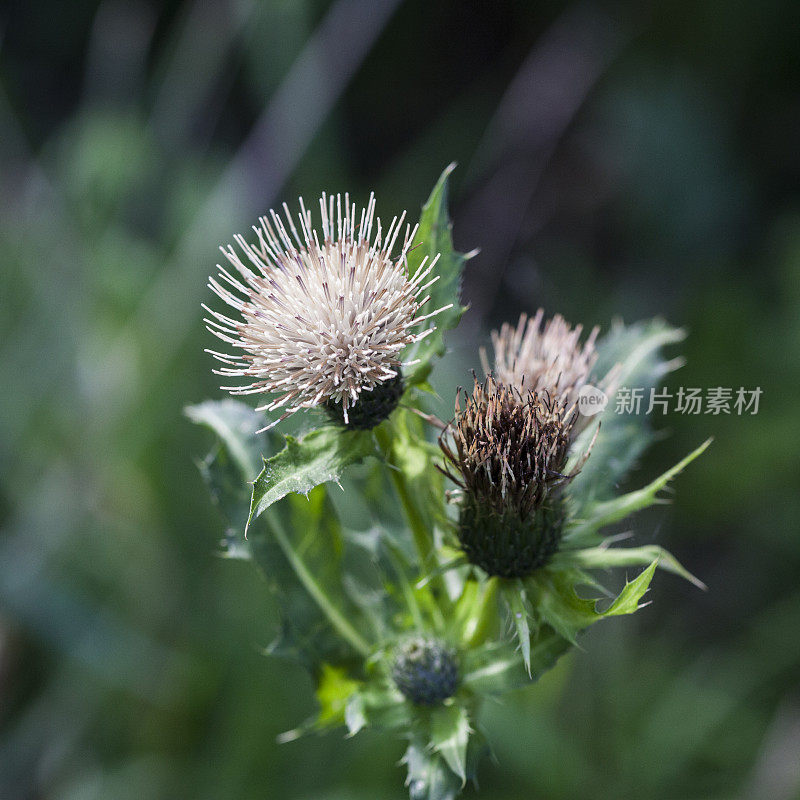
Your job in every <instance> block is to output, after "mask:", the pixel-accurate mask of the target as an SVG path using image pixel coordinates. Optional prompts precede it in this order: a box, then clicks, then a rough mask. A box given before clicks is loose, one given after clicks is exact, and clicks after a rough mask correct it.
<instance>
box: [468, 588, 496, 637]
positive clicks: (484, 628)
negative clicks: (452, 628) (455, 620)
mask: <svg viewBox="0 0 800 800" xmlns="http://www.w3.org/2000/svg"><path fill="white" fill-rule="evenodd" d="M499 585H500V579H499V578H497V577H496V576H492V577H491V578H489V580H487V581H486V583H485V585H484V586H485V588H484V590H483V593H482V594H481V595H480V596H479V597H478V599H477V601H476V603H475V606H474V607H473V610H472V613H471V614H470V615H469V618H468V619H467V622H466V624H465V625H464V632H463V634H462V641H463V642H464V647H467V648H470V647H477V646H478V645H480V644H483V642H484V641H485V640H486V639H487V637H488V636H489V634H490V633H491V629H492V627H493V626H494V625H496V624H497V589H498V586H499Z"/></svg>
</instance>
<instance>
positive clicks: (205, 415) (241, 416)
mask: <svg viewBox="0 0 800 800" xmlns="http://www.w3.org/2000/svg"><path fill="white" fill-rule="evenodd" d="M184 413H185V414H186V416H187V417H188V418H189V419H190V420H191V421H192V422H194V423H196V424H197V425H204V426H205V427H207V428H209V429H211V430H212V431H214V433H215V434H216V435H217V437H218V438H219V440H220V441H221V442H222V443H223V444H224V446H225V448H226V449H227V451H228V453H229V454H230V457H231V458H232V459H233V462H234V463H235V464H236V466H237V467H238V468H239V470H240V472H241V474H242V480H243V481H251V480H253V478H254V477H255V475H256V473H257V472H258V466H259V464H260V458H261V454H262V453H264V452H265V451H266V448H267V435H266V434H263V433H262V434H259V433H257V432H258V431H259V429H261V428H263V427H264V418H263V417H262V416H261V415H260V414H258V413H257V412H256V411H253V409H252V408H250V406H248V405H246V404H245V403H242V402H240V401H238V400H231V399H226V400H206V401H205V402H203V403H198V404H197V405H194V406H186V408H185V409H184Z"/></svg>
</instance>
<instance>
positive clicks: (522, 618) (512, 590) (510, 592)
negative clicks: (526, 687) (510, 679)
mask: <svg viewBox="0 0 800 800" xmlns="http://www.w3.org/2000/svg"><path fill="white" fill-rule="evenodd" d="M503 597H505V599H506V602H507V603H508V607H509V610H510V611H511V619H512V622H513V623H514V629H515V630H516V632H517V639H518V640H519V647H520V650H521V651H522V661H523V663H524V664H525V669H526V670H527V671H528V676H530V674H531V629H530V624H529V623H528V614H529V611H528V607H527V604H526V602H525V600H526V597H525V585H524V584H523V582H522V581H521V580H516V581H513V582H511V583H504V584H503Z"/></svg>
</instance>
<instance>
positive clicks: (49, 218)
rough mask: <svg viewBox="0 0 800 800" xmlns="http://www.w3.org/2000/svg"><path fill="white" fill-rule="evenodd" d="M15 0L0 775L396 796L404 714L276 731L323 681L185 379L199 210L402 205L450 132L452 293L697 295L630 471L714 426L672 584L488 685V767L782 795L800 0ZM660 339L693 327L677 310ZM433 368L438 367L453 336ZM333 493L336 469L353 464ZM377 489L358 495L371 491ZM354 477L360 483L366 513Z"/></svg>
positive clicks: (502, 793) (793, 775) (592, 317)
mask: <svg viewBox="0 0 800 800" xmlns="http://www.w3.org/2000/svg"><path fill="white" fill-rule="evenodd" d="M0 13H2V17H0V30H1V31H2V49H1V50H0V74H1V76H2V80H1V84H0V158H2V167H1V168H0V198H2V208H3V213H2V217H0V252H2V264H3V291H2V293H0V304H1V307H2V312H1V313H0V365H2V366H1V367H0V368H1V369H2V383H3V388H4V391H3V392H2V393H0V421H1V422H0V471H1V474H2V477H1V479H0V522H1V524H2V538H1V539H0V797H13V798H34V797H36V798H40V797H42V798H43V797H47V798H51V797H52V798H56V797H58V798H70V799H72V798H101V797H102V798H105V797H114V798H123V799H124V798H126V797H142V796H145V797H162V796H164V797H166V796H170V797H176V796H177V797H187V798H206V797H207V798H219V797H226V798H227V797H230V798H250V797H253V798H255V797H263V796H278V797H286V798H306V797H308V798H312V797H313V798H344V797H347V798H360V797H364V798H374V797H376V796H380V797H394V796H396V797H398V798H399V797H403V796H404V790H403V789H402V787H401V786H400V781H399V777H400V774H401V773H400V772H399V770H398V768H397V767H396V765H395V763H396V761H397V760H398V759H399V757H400V755H401V754H402V750H403V746H402V744H401V743H393V742H391V741H389V740H387V739H385V738H380V737H378V736H373V735H371V734H369V733H367V734H363V735H362V734H360V735H359V737H356V738H355V739H353V740H351V741H345V740H343V739H342V738H341V737H339V736H337V735H328V736H325V737H321V738H314V737H312V738H309V739H305V740H301V741H297V742H292V743H289V744H284V745H278V744H276V743H275V737H276V736H277V735H278V734H279V733H281V732H282V731H285V730H287V729H289V728H291V727H293V726H294V725H295V724H296V722H297V721H298V720H300V719H304V718H306V717H308V716H310V714H311V713H312V712H313V709H314V700H313V696H312V692H311V686H310V682H309V681H308V680H307V678H306V677H304V676H303V675H302V674H301V673H299V672H298V671H297V670H296V669H294V668H293V667H292V666H290V665H288V664H284V663H282V662H280V661H278V660H274V659H265V658H264V657H263V656H262V655H261V652H260V649H261V648H262V647H264V646H266V645H267V644H268V643H269V642H270V641H272V639H273V638H274V630H275V624H276V622H277V614H276V611H275V608H274V606H273V605H272V603H271V602H270V600H269V594H268V591H267V587H266V586H265V585H264V584H263V582H262V581H261V579H260V578H259V577H258V575H257V573H256V572H255V571H254V570H252V569H251V568H250V567H249V565H247V564H237V563H231V561H230V560H225V559H222V558H220V557H218V555H217V542H218V540H219V539H220V538H221V536H222V534H223V532H224V526H223V523H222V521H221V519H220V518H219V516H218V515H217V512H216V511H215V510H214V508H213V507H212V506H211V504H210V502H209V500H208V497H207V495H206V493H205V490H204V487H203V486H202V483H201V481H200V478H199V476H198V474H197V471H196V469H195V466H194V464H193V459H194V458H195V457H197V456H199V455H200V454H201V453H203V452H205V450H206V449H207V446H208V441H209V440H208V437H207V435H205V434H204V432H203V431H202V430H201V429H199V428H196V427H195V426H192V425H190V424H189V422H188V421H187V420H185V419H184V418H183V417H182V416H181V408H182V406H183V405H185V404H186V403H187V402H194V401H199V400H201V399H202V398H204V397H212V396H217V395H218V394H219V393H218V390H217V389H216V383H215V379H214V378H213V376H212V375H211V374H210V367H211V364H210V359H209V358H208V357H207V356H206V355H204V354H203V353H202V348H203V347H204V346H208V339H209V338H210V337H208V336H206V334H205V333H204V331H203V329H202V325H201V323H200V316H201V314H200V309H199V303H200V302H201V301H202V300H204V299H206V297H207V290H206V289H205V279H206V276H207V275H208V274H209V273H210V272H211V271H212V269H213V265H214V262H215V261H216V260H217V259H216V256H215V253H216V246H217V245H218V244H219V243H221V242H224V241H227V240H228V239H229V238H230V235H231V233H232V232H235V231H245V230H247V229H248V226H249V225H250V224H251V222H252V221H254V220H255V218H256V216H257V215H258V214H259V213H261V212H263V210H264V209H265V208H267V207H268V206H269V205H271V204H275V203H277V202H279V201H281V200H283V199H289V200H291V199H292V198H294V197H295V196H296V195H297V194H298V193H300V192H302V193H303V194H304V195H305V196H306V197H313V196H314V195H315V194H316V193H318V192H319V191H321V190H322V189H327V190H331V189H333V190H337V189H339V188H347V189H349V191H350V192H351V193H352V194H353V195H355V196H356V197H360V198H365V197H366V195H367V193H368V190H369V189H375V191H376V193H377V195H378V200H379V206H378V210H379V212H380V213H381V214H382V215H383V216H391V214H393V213H395V212H397V211H399V210H401V209H402V208H408V209H409V210H410V211H411V212H413V213H412V216H415V213H416V209H417V207H418V205H419V202H420V201H421V200H422V199H423V198H424V197H425V196H426V194H427V192H428V190H429V188H430V186H431V185H432V183H433V182H434V180H435V179H436V177H437V176H438V175H439V173H440V171H441V169H442V167H443V166H444V165H445V164H447V163H448V162H450V161H452V160H456V161H458V162H459V164H460V166H459V168H458V169H457V170H456V172H455V173H454V174H453V177H452V180H453V188H454V192H453V194H452V196H451V204H452V206H453V212H454V213H453V216H454V222H455V228H454V232H455V239H456V245H457V247H458V249H459V250H462V251H468V250H470V249H472V248H474V247H481V248H482V253H481V255H480V256H478V257H476V258H474V259H473V260H471V261H470V262H469V263H468V264H467V268H466V281H465V286H464V297H465V300H466V301H467V302H469V303H470V304H471V307H472V308H471V311H470V312H469V313H468V314H467V315H466V316H465V318H464V321H463V323H462V326H461V328H460V329H459V335H458V336H457V337H454V336H451V337H450V339H449V344H450V346H451V347H452V349H453V355H452V356H451V358H450V360H449V362H447V363H449V364H450V367H449V369H450V374H449V375H448V374H446V373H447V369H446V368H442V367H440V369H439V370H438V371H437V387H436V388H437V389H438V390H439V392H440V394H441V395H442V398H443V399H442V401H441V408H442V414H443V415H446V414H447V413H448V409H449V408H450V405H451V398H452V395H453V392H454V389H455V386H456V385H457V384H458V383H465V382H466V381H467V380H468V377H467V371H466V370H467V369H468V368H469V367H470V366H477V347H478V346H479V344H481V343H483V341H484V337H485V333H486V331H487V330H488V328H489V327H490V326H492V325H495V324H497V323H499V322H501V321H503V320H505V319H514V318H515V317H516V315H517V314H518V313H519V312H520V311H522V310H528V311H530V310H533V309H535V307H536V306H538V305H540V304H541V305H544V306H545V307H546V308H547V309H548V311H550V312H554V311H561V312H563V313H564V314H565V315H566V316H567V318H568V319H571V320H573V321H577V320H581V321H584V322H585V323H587V324H594V323H601V324H604V325H607V324H608V321H609V319H610V318H611V317H613V316H614V315H621V316H623V317H624V318H625V319H626V321H628V322H631V321H634V320H636V319H640V318H644V317H648V316H652V315H653V314H661V315H663V316H664V317H666V318H667V319H668V320H669V321H670V322H671V323H673V324H676V325H684V326H686V327H687V328H688V329H689V331H690V336H689V338H688V339H687V341H686V342H685V343H684V344H682V345H680V348H681V352H682V353H683V355H685V357H686V359H687V364H686V366H685V367H684V368H683V369H681V370H679V371H677V372H676V373H674V374H673V375H672V376H671V377H670V379H669V381H670V384H671V385H672V386H673V387H677V386H678V385H686V386H702V387H709V386H733V387H735V388H737V387H738V386H740V385H745V386H748V387H753V386H757V385H760V386H761V387H762V388H763V389H764V396H763V398H762V407H761V411H760V412H759V414H758V415H757V416H755V417H736V416H732V417H729V418H728V417H714V416H704V417H702V418H698V417H692V416H688V417H683V416H680V415H670V416H669V417H667V418H664V419H663V420H662V419H657V420H655V421H654V422H655V426H656V428H657V429H659V430H661V431H664V432H669V433H670V434H671V435H670V437H669V438H666V439H665V440H664V441H662V442H660V443H659V445H658V447H656V448H654V449H653V451H652V452H651V453H649V454H648V455H647V456H646V457H644V458H643V459H642V461H641V467H640V470H639V471H638V472H637V473H636V474H635V475H634V476H633V478H632V485H642V484H643V483H645V482H646V480H648V479H650V478H652V477H654V476H655V475H657V474H659V473H660V472H662V471H663V470H664V469H665V468H667V467H668V466H670V465H671V464H673V463H675V462H676V461H678V460H679V458H680V457H682V456H683V455H684V454H685V453H687V452H688V451H689V450H691V449H693V447H694V446H696V445H697V444H698V443H699V442H700V441H701V440H702V439H704V438H705V437H706V436H707V435H713V436H714V437H715V443H714V445H713V446H712V448H711V449H710V450H709V451H708V452H707V453H706V454H705V455H704V456H703V458H702V460H701V461H700V462H698V463H697V464H696V465H695V466H694V467H693V468H692V469H691V470H690V471H689V472H687V473H686V474H685V475H683V476H681V477H679V478H678V479H677V481H676V488H677V495H676V497H677V500H676V503H675V504H674V505H673V506H672V507H671V508H669V509H664V508H661V509H658V510H657V511H655V512H653V513H648V514H645V515H642V516H641V517H640V518H639V519H638V520H637V523H636V526H635V530H634V534H635V537H636V542H637V543H641V544H644V543H649V542H656V543H658V544H661V545H664V546H668V547H669V548H670V550H671V551H673V552H674V553H675V554H676V555H677V556H678V558H679V559H680V560H681V562H682V563H684V564H686V565H687V566H688V567H689V568H690V569H691V570H692V571H693V572H694V573H695V574H697V575H699V576H700V577H701V578H702V579H703V580H704V581H705V582H706V583H707V584H708V585H709V591H708V592H707V593H701V592H699V591H697V590H695V589H694V588H693V587H691V586H690V585H689V584H687V583H685V582H683V581H681V580H679V579H677V578H672V577H671V576H667V575H660V576H658V578H657V579H656V581H655V583H654V585H653V588H652V590H651V594H650V597H651V599H653V600H654V601H655V602H654V603H653V606H652V607H651V608H650V609H648V610H647V611H644V612H642V613H640V614H638V615H637V616H636V617H634V618H632V619H629V618H626V619H625V620H624V621H619V622H608V623H605V624H604V626H603V628H602V629H600V630H597V631H592V632H590V633H588V634H587V635H586V637H585V638H584V640H583V642H582V643H583V648H584V649H583V651H582V652H578V653H576V654H573V655H571V656H570V657H569V658H567V659H564V660H562V662H560V664H559V666H558V668H557V669H556V670H555V671H554V672H553V673H551V674H549V675H548V676H547V677H546V678H545V679H544V680H543V681H542V683H540V684H538V685H537V686H536V687H535V688H534V689H533V690H530V691H524V692H521V693H519V694H518V695H514V696H513V698H510V699H509V700H507V701H505V702H503V703H502V704H498V705H497V706H496V707H494V708H493V709H491V712H490V713H491V716H492V717H493V719H492V720H491V721H490V723H489V724H490V725H491V726H492V728H493V730H494V731H495V736H496V739H495V742H496V748H495V750H496V756H497V763H496V764H491V763H488V762H487V763H486V764H485V765H484V767H483V771H482V776H483V781H484V783H485V784H486V785H487V786H491V787H492V796H493V797H497V798H500V799H501V800H502V799H503V798H509V799H510V798H518V797H519V798H521V797H525V798H530V797H542V798H562V797H563V798H574V797H581V796H588V795H589V794H591V796H594V797H599V798H605V797H608V798H611V797H614V798H616V797H619V796H633V795H634V794H636V793H638V794H639V795H641V796H645V797H653V798H659V797H663V798H674V797H682V798H701V797H702V798H709V797H713V798H729V797H733V798H750V797H753V798H756V797H758V798H760V797H770V798H778V799H780V798H797V797H798V796H800V767H798V763H797V758H796V754H797V752H798V751H799V750H800V722H798V720H799V719H800V685H798V682H797V675H798V673H800V669H799V668H800V637H798V635H797V631H798V629H800V591H799V590H798V588H797V577H796V576H797V574H798V568H800V536H798V524H797V520H798V519H800V499H798V494H797V491H796V488H797V486H796V483H797V474H799V473H800V463H798V462H800V456H798V453H800V426H798V425H797V422H796V418H795V405H796V398H797V396H798V391H800V367H798V364H799V363H800V316H798V314H797V308H798V301H800V204H798V174H799V173H800V156H798V150H797V147H796V141H797V131H798V126H800V104H799V101H798V97H797V92H796V87H797V84H798V80H800V66H798V64H800V60H798V44H797V37H796V31H797V29H798V22H800V19H798V17H800V13H799V12H798V6H797V4H795V3H792V2H790V1H789V0H776V1H775V2H770V3H755V2H744V3H735V4H731V3H721V2H717V1H716V0H702V1H701V2H692V3H689V2H668V3H663V4H657V7H656V6H654V7H650V8H648V7H647V6H643V5H642V4H640V3H633V2H630V3H626V2H622V3H616V4H611V3H603V2H588V1H587V2H578V3H563V2H548V3H544V4H539V3H536V4H534V3H528V2H523V1H522V0H503V1H502V2H497V3H473V2H439V3H424V2H422V1H421V0H405V1H404V2H401V0H336V2H333V3H322V2H311V1H310V0H309V1H308V2H302V1H301V2H281V1H280V0H274V1H273V2H264V3H256V2H247V0H239V2H233V0H231V1H230V2H213V3H212V2H203V1H202V0H194V2H193V1H192V0H184V1H183V2H166V3H156V2H145V1H144V0H105V2H102V3H97V2H72V3H69V4H63V3H56V2H53V1H52V0H49V1H48V0H38V1H37V2H33V3H22V2H16V3H10V4H6V5H5V6H4V8H3V11H2V12H0ZM675 355H678V349H677V348H676V349H675ZM442 373H445V374H442ZM337 502H342V503H346V502H347V499H346V498H341V497H340V498H337ZM355 511H357V509H356V510H355ZM355 511H354V513H355Z"/></svg>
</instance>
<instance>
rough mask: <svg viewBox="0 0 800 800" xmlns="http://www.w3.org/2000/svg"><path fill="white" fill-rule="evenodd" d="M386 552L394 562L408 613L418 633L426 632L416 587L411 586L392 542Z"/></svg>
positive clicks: (387, 543)
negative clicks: (415, 592)
mask: <svg viewBox="0 0 800 800" xmlns="http://www.w3.org/2000/svg"><path fill="white" fill-rule="evenodd" d="M386 550H387V552H388V553H389V560H390V561H391V562H392V567H393V568H394V571H395V574H396V575H397V580H398V582H399V583H400V588H401V589H402V591H403V597H404V598H405V601H406V606H407V607H408V611H409V613H410V614H411V616H412V618H413V619H414V625H415V627H416V629H417V630H418V631H423V630H425V623H424V622H423V620H422V611H421V610H420V607H419V603H418V602H417V596H416V595H415V594H414V587H413V586H411V582H410V581H409V580H408V576H407V575H406V571H405V568H404V567H403V564H402V559H401V557H400V556H399V555H398V553H397V548H396V547H395V545H394V544H393V543H392V542H390V541H387V542H386Z"/></svg>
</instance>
